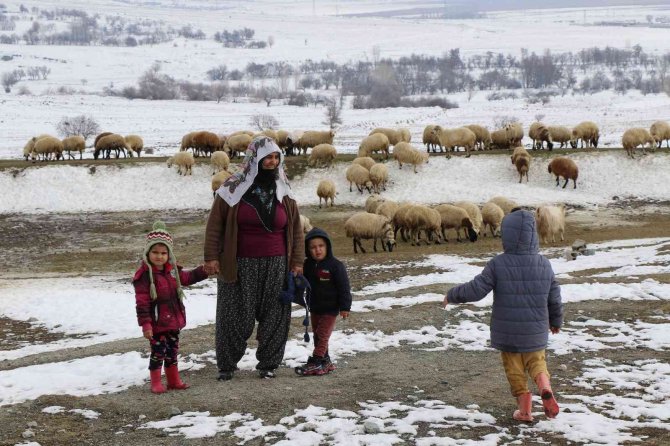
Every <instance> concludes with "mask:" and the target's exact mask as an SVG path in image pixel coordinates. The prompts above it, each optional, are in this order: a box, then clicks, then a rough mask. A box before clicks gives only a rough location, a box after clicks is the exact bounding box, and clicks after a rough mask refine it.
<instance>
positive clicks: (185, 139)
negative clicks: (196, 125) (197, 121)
mask: <svg viewBox="0 0 670 446" xmlns="http://www.w3.org/2000/svg"><path fill="white" fill-rule="evenodd" d="M196 133H197V132H190V133H187V134H185V135H184V136H182V137H181V146H180V147H179V151H180V152H183V151H185V150H188V149H192V148H193V135H195V134H196Z"/></svg>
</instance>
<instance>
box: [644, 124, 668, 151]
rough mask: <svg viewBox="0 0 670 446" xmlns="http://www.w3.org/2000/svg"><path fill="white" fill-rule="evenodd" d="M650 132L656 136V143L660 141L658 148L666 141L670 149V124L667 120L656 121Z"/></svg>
mask: <svg viewBox="0 0 670 446" xmlns="http://www.w3.org/2000/svg"><path fill="white" fill-rule="evenodd" d="M649 133H651V136H652V137H653V138H654V140H655V141H656V143H658V148H659V149H660V148H661V145H662V144H663V141H665V142H666V145H667V146H668V148H669V149H670V124H668V122H667V121H656V122H654V123H653V124H652V125H651V127H650V128H649Z"/></svg>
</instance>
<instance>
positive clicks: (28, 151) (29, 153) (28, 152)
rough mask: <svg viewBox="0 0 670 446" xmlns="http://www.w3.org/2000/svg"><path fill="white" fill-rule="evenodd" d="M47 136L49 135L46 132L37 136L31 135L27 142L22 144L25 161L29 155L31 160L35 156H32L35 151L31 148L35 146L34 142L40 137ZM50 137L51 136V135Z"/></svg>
mask: <svg viewBox="0 0 670 446" xmlns="http://www.w3.org/2000/svg"><path fill="white" fill-rule="evenodd" d="M47 136H51V135H47V134H46V133H43V134H41V135H39V136H33V137H32V138H30V139H29V140H28V142H27V143H26V145H25V146H23V158H24V159H25V160H26V161H28V158H29V157H30V158H31V159H33V160H34V159H35V158H34V156H35V153H34V152H33V149H34V148H35V142H36V141H37V140H38V139H42V138H45V137H47ZM52 138H53V137H52Z"/></svg>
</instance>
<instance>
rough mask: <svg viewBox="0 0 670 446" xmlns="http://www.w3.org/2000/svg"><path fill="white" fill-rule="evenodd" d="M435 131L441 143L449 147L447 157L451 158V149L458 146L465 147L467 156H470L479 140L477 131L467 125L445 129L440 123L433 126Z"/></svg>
mask: <svg viewBox="0 0 670 446" xmlns="http://www.w3.org/2000/svg"><path fill="white" fill-rule="evenodd" d="M433 133H434V134H435V135H437V137H438V138H439V139H440V144H441V145H443V146H445V147H446V148H447V158H451V155H449V150H454V149H455V148H457V147H463V148H465V152H466V155H465V157H466V158H468V157H470V151H471V150H474V148H475V143H476V141H477V136H475V133H474V132H473V131H472V130H470V129H468V128H465V127H459V128H456V129H444V128H442V127H440V126H439V125H436V126H435V127H434V128H433Z"/></svg>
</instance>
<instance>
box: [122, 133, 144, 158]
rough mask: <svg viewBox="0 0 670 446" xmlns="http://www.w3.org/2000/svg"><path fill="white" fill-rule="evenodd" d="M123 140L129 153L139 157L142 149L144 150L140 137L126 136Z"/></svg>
mask: <svg viewBox="0 0 670 446" xmlns="http://www.w3.org/2000/svg"><path fill="white" fill-rule="evenodd" d="M124 139H125V140H126V144H127V145H128V147H129V153H131V154H132V153H135V154H136V155H137V156H138V157H139V156H140V153H141V152H142V149H144V140H142V137H141V136H138V135H128V136H126V137H125V138H124Z"/></svg>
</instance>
